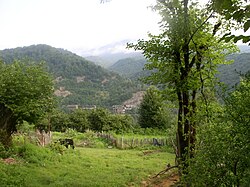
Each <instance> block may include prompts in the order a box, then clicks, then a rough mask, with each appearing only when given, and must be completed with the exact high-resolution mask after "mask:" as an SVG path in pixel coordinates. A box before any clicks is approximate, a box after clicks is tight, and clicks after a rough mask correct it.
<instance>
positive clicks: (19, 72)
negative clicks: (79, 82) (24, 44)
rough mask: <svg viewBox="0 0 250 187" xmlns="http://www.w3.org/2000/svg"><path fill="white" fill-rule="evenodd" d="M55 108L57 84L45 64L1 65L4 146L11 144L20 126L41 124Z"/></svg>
mask: <svg viewBox="0 0 250 187" xmlns="http://www.w3.org/2000/svg"><path fill="white" fill-rule="evenodd" d="M52 104H53V82H52V78H51V77H50V75H49V74H48V73H47V72H46V70H45V68H44V66H43V64H34V63H29V62H20V61H15V62H14V63H13V64H9V65H6V64H4V63H0V133H1V137H2V138H1V142H2V143H3V144H5V145H8V144H9V143H10V136H11V134H12V133H13V132H14V131H15V130H16V125H17V124H18V123H19V122H22V121H23V120H26V121H27V122H30V123H35V122H37V120H38V119H39V118H40V117H41V116H43V115H44V114H45V113H46V112H48V111H49V110H50V109H51V107H52Z"/></svg>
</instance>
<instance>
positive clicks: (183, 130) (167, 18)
mask: <svg viewBox="0 0 250 187" xmlns="http://www.w3.org/2000/svg"><path fill="white" fill-rule="evenodd" d="M190 2H191V1H188V0H184V1H180V0H174V1H172V0H171V1H170V0H161V1H158V3H157V5H156V6H155V9H156V10H158V11H159V13H160V14H161V15H162V18H163V19H162V22H161V25H162V31H163V32H162V34H160V35H157V36H154V35H149V37H150V40H148V41H145V40H139V41H138V43H137V44H128V47H130V48H134V49H135V50H142V51H143V54H144V56H145V57H146V58H147V59H148V61H149V63H148V64H147V65H146V68H147V69H150V70H155V72H154V73H152V75H151V76H149V77H148V78H147V81H148V82H149V83H152V84H162V85H165V86H166V87H167V88H168V89H169V90H170V93H173V94H174V95H175V98H176V100H177V102H178V122H177V145H178V154H177V158H178V160H179V163H178V164H179V166H181V167H179V168H180V172H181V173H183V172H184V171H185V169H186V168H187V167H188V160H189V158H192V157H193V156H194V150H195V140H196V126H197V122H198V121H197V120H196V114H197V99H198V96H200V95H201V96H203V102H205V103H206V104H208V102H207V98H206V94H205V92H204V90H205V89H206V90H209V88H211V89H212V88H213V86H214V84H215V83H216V78H215V73H216V68H217V65H218V64H223V63H226V60H225V56H226V55H227V54H229V53H231V52H232V51H234V50H235V47H233V46H232V45H229V44H225V43H223V42H220V41H219V38H217V37H216V36H215V34H216V32H214V29H213V25H212V24H210V23H209V19H210V18H211V17H212V16H213V15H212V14H209V15H207V14H205V13H204V12H207V11H205V10H201V9H199V8H198V6H197V4H195V3H192V2H191V3H190Z"/></svg>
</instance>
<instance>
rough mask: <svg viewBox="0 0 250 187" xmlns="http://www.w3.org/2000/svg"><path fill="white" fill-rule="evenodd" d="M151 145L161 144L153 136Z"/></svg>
mask: <svg viewBox="0 0 250 187" xmlns="http://www.w3.org/2000/svg"><path fill="white" fill-rule="evenodd" d="M153 145H154V146H162V145H161V144H160V143H159V142H158V140H157V139H156V138H153Z"/></svg>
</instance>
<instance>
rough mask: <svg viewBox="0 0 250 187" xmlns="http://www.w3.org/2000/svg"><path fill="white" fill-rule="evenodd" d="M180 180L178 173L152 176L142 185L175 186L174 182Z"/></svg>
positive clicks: (144, 186) (145, 186) (150, 186)
mask: <svg viewBox="0 0 250 187" xmlns="http://www.w3.org/2000/svg"><path fill="white" fill-rule="evenodd" d="M178 181H179V175H178V174H169V175H165V176H162V177H159V178H158V177H156V178H151V179H149V180H148V181H143V182H142V183H141V187H174V184H175V183H177V182H178Z"/></svg>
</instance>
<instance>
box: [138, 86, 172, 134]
mask: <svg viewBox="0 0 250 187" xmlns="http://www.w3.org/2000/svg"><path fill="white" fill-rule="evenodd" d="M138 113H139V121H138V123H139V125H140V126H141V127H142V128H158V129H166V128H169V127H170V126H171V123H173V121H174V118H175V117H174V115H173V114H172V115H171V112H170V111H169V109H168V108H167V104H166V103H165V102H164V99H163V97H162V96H161V94H160V92H159V90H158V89H156V88H155V87H149V88H148V89H147V91H146V93H145V95H144V97H143V100H142V102H141V104H140V107H139V109H138Z"/></svg>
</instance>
